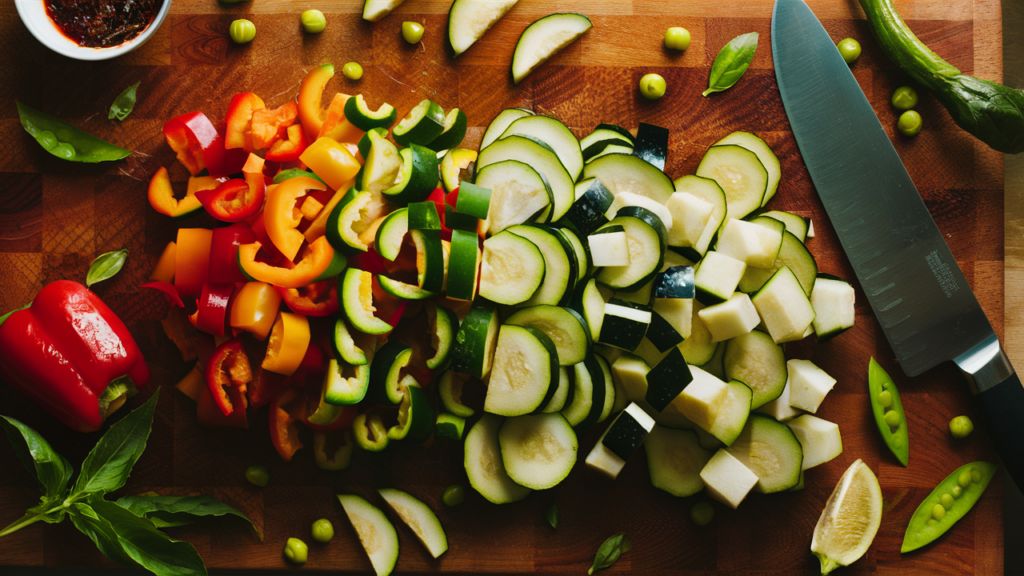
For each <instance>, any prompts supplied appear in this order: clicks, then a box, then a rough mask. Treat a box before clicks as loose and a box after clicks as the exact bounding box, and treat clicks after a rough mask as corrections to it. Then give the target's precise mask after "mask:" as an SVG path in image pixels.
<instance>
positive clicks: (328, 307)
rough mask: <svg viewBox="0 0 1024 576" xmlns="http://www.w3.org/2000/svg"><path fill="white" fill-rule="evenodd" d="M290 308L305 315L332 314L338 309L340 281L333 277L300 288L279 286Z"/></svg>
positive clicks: (282, 296)
mask: <svg viewBox="0 0 1024 576" xmlns="http://www.w3.org/2000/svg"><path fill="white" fill-rule="evenodd" d="M277 291H278V292H280V293H281V298H283V299H284V302H285V304H287V305H288V308H290V309H291V311H292V312H295V313H296V314H302V315H303V316H318V317H320V316H330V315H331V314H334V313H336V312H337V311H338V283H337V282H336V281H335V280H334V279H333V278H332V279H327V280H321V281H319V282H313V283H312V284H308V285H306V286H302V287H300V288H278V289H277Z"/></svg>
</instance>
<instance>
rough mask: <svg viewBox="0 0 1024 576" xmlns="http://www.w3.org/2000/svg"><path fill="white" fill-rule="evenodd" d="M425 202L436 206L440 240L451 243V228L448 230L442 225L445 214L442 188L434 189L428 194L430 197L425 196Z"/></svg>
mask: <svg viewBox="0 0 1024 576" xmlns="http://www.w3.org/2000/svg"><path fill="white" fill-rule="evenodd" d="M426 202H433V203H434V205H435V206H437V215H438V216H439V217H440V218H441V239H442V240H447V241H448V242H451V241H452V230H451V228H448V227H447V226H445V224H444V212H445V210H444V205H445V195H444V188H440V187H438V188H434V191H433V192H431V193H430V196H427V199H426Z"/></svg>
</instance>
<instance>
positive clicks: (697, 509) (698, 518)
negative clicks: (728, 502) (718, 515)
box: [690, 502, 715, 526]
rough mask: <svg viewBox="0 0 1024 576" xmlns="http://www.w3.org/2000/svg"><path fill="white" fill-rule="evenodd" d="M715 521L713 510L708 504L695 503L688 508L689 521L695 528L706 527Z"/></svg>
mask: <svg viewBox="0 0 1024 576" xmlns="http://www.w3.org/2000/svg"><path fill="white" fill-rule="evenodd" d="M714 519H715V509H714V508H713V507H712V506H711V504H710V503H708V502H697V503H696V504H694V505H693V507H692V508H690V520H693V523H694V524H696V525H697V526H707V525H708V524H711V521H712V520H714Z"/></svg>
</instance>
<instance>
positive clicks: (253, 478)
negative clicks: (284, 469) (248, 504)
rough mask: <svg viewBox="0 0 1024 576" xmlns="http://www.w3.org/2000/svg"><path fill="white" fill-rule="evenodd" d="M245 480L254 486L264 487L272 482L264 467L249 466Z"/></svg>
mask: <svg viewBox="0 0 1024 576" xmlns="http://www.w3.org/2000/svg"><path fill="white" fill-rule="evenodd" d="M245 479H246V480H248V481H249V483H250V484H252V485H253V486H259V487H261V488H262V487H263V486H266V485H267V482H269V481H270V475H269V474H268V473H267V469H266V467H264V466H249V467H248V468H246V470H245Z"/></svg>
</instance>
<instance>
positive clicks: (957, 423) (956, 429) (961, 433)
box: [949, 416, 974, 439]
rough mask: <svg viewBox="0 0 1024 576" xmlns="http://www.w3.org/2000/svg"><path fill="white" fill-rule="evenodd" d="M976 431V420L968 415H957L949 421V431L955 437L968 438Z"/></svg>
mask: <svg viewBox="0 0 1024 576" xmlns="http://www.w3.org/2000/svg"><path fill="white" fill-rule="evenodd" d="M971 432H974V422H971V419H970V418H968V417H967V416H957V417H956V418H953V419H952V420H950V421H949V433H950V434H952V435H953V438H958V439H959V438H967V437H968V436H970V435H971Z"/></svg>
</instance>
